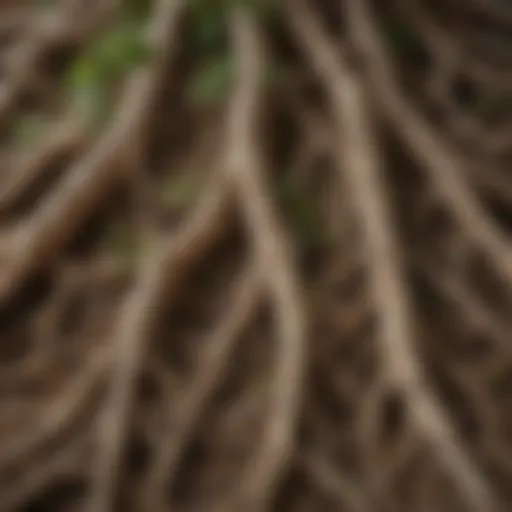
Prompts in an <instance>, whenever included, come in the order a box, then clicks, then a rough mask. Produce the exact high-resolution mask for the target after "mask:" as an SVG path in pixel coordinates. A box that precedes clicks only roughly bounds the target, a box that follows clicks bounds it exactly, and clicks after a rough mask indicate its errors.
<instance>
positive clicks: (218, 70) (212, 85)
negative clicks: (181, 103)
mask: <svg viewBox="0 0 512 512" xmlns="http://www.w3.org/2000/svg"><path fill="white" fill-rule="evenodd" d="M232 79H233V64H232V61H231V59H230V58H229V57H225V56H222V57H217V58H214V59H211V60H210V61H209V62H207V63H206V64H205V65H204V66H203V67H202V68H201V69H200V70H199V71H198V73H197V74H196V75H195V76H194V77H193V79H192V82H191V84H190V85H189V89H188V95H189V98H190V99H191V101H192V103H194V104H196V105H198V104H199V105H205V104H211V103H215V102H217V101H220V100H223V99H224V98H225V97H226V96H227V95H228V94H229V92H230V88H231V84H232Z"/></svg>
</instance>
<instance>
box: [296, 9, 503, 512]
mask: <svg viewBox="0 0 512 512" xmlns="http://www.w3.org/2000/svg"><path fill="white" fill-rule="evenodd" d="M356 4H357V5H358V6H360V5H361V4H360V3H359V2H356V3H351V4H350V5H352V6H355V5H356ZM288 5H289V9H288V13H289V18H290V22H291V24H292V28H293V29H294V32H295V34H296V35H297V38H298V39H299V41H301V43H302V46H303V48H304V51H305V52H306V55H307V57H308V58H309V60H310V61H311V63H312V66H314V69H315V71H316V72H317V74H318V76H319V78H320V79H321V81H322V83H323V85H324V88H325V90H326V92H327V93H328V95H329V97H330V100H331V103H332V109H333V113H334V116H335V122H336V126H337V131H338V135H339V136H340V137H343V139H342V140H343V143H342V144H341V145H340V147H339V151H338V153H337V160H338V165H339V168H340V171H342V172H343V173H344V174H345V178H346V181H347V185H348V187H349V189H350V192H351V195H352V197H353V198H354V203H355V206H356V207H357V208H358V210H359V219H360V223H361V226H362V228H363V230H364V234H365V240H366V245H367V255H366V257H367V262H368V264H369V268H370V271H371V284H372V288H373V297H374V300H375V302H376V306H377V308H378V315H379V317H378V318H379V333H378V341H379V342H380V344H381V356H382V361H383V371H384V376H385V379H386V380H387V381H388V382H389V383H390V385H391V386H392V387H394V388H397V389H398V390H400V392H401V393H402V394H403V396H404V398H405V401H406V404H407V406H408V408H409V410H410V412H411V415H412V418H413V420H414V421H415V423H416V424H417V427H418V428H419V429H420V431H421V432H422V434H423V436H424V437H425V439H426V440H427V441H428V442H429V444H430V445H431V447H432V448H433V449H434V451H435V454H436V455H437V457H438V459H439V460H440V462H442V463H443V465H444V466H445V467H446V469H447V470H448V471H450V473H451V476H452V478H453V480H454V482H455V483H456V484H457V485H458V487H459V491H460V493H461V496H462V497H464V498H465V500H466V503H467V505H468V506H469V507H470V508H471V510H474V511H479V512H484V511H491V510H496V506H497V505H496V504H495V499H494V496H493V493H492V491H491V490H490V488H489V485H488V483H487V482H486V480H485V479H484V477H483V475H482V474H481V472H480V471H479V470H478V468H477V467H476V466H475V464H474V463H473V461H472V460H471V459H470V457H469V456H468V455H467V453H466V452H465V451H464V450H462V449H461V447H460V442H459V440H458V438H457V436H456V435H455V432H454V430H453V428H452V426H451V425H450V421H449V419H448V417H447V414H446V413H445V411H444V410H443V409H442V407H441V405H440V404H439V403H438V401H437V400H436V398H435V396H434V395H433V393H432V391H431V390H430V387H429V385H428V383H427V381H426V378H425V376H424V372H423V369H422V367H421V364H420V360H419V357H418V355H417V354H416V352H415V350H414V346H413V343H412V340H413V339H414V329H413V327H412V325H411V318H412V314H411V311H410V308H409V302H410V299H409V296H408V291H407V287H406V286H405V282H404V277H403V273H402V270H401V265H400V263H399V262H400V255H399V251H398V241H397V237H396V235H395V233H394V230H393V228H392V225H393V222H392V216H391V212H390V208H389V206H388V204H387V203H386V201H385V199H384V194H383V191H384V190H385V189H386V187H385V184H384V182H383V180H382V171H383V169H382V166H381V165H380V163H379V152H378V146H377V141H376V140H375V136H374V135H373V133H372V129H371V125H370V120H369V114H368V109H367V105H366V100H365V96H364V92H363V91H364V88H363V86H362V84H361V83H360V82H359V80H358V79H357V77H356V76H355V75H354V73H353V72H352V70H351V69H350V67H349V66H348V65H347V64H345V62H344V60H343V58H340V57H339V56H338V55H337V53H336V51H335V50H334V49H333V48H332V46H331V44H330V43H329V41H328V40H327V38H326V37H325V35H324V34H323V32H322V30H321V29H320V26H319V24H318V22H316V21H315V20H314V18H313V16H312V13H311V12H308V8H307V6H306V2H305V1H304V0H301V1H300V2H293V4H292V3H291V2H289V3H288ZM354 10H358V9H354ZM357 19H359V17H358V18H357ZM353 21H354V20H353ZM353 30H354V31H360V30H361V27H359V25H357V26H356V27H353ZM381 94H382V92H381ZM440 170H441V169H440ZM443 170H446V169H443Z"/></svg>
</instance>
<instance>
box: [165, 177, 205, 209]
mask: <svg viewBox="0 0 512 512" xmlns="http://www.w3.org/2000/svg"><path fill="white" fill-rule="evenodd" d="M200 192H201V183H200V181H199V179H198V177H197V176H194V175H193V174H192V173H190V172H187V173H184V174H179V175H175V174H173V175H172V176H170V178H169V179H168V180H167V181H166V183H165V184H164V187H163V192H162V201H163V204H164V206H166V207H168V208H172V209H182V208H186V207H187V206H190V205H191V204H192V203H193V202H194V201H195V200H196V199H197V197H198V196H199V194H200Z"/></svg>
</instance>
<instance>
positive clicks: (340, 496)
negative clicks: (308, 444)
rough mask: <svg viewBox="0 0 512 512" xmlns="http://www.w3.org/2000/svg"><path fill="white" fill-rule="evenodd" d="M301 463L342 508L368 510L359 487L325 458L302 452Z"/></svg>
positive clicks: (364, 511) (366, 511)
mask: <svg viewBox="0 0 512 512" xmlns="http://www.w3.org/2000/svg"><path fill="white" fill-rule="evenodd" d="M300 463H301V465H302V466H303V467H304V469H305V470H306V472H307V474H308V475H309V476H310V477H311V479H312V480H314V481H315V483H316V484H317V485H318V486H319V487H321V488H322V489H323V490H325V491H326V492H327V493H328V494H329V495H330V496H332V497H333V498H334V500H335V501H336V502H337V503H339V504H340V505H341V506H342V507H343V509H345V508H347V510H353V511H354V512H370V510H371V509H370V508H369V504H368V503H367V500H366V499H365V497H364V494H363V491H362V489H360V488H359V487H358V486H357V485H356V484H355V483H354V482H352V481H351V479H350V478H349V477H348V476H346V475H342V474H340V473H339V472H338V471H337V469H336V468H335V467H333V466H332V465H331V464H330V463H329V462H328V461H327V460H325V459H323V458H322V457H320V456H318V455H315V454H309V453H307V454H304V455H303V456H302V457H301V459H300Z"/></svg>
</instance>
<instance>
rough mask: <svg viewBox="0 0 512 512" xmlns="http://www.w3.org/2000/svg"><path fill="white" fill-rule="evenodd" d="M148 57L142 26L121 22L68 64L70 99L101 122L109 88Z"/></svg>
mask: <svg viewBox="0 0 512 512" xmlns="http://www.w3.org/2000/svg"><path fill="white" fill-rule="evenodd" d="M149 56H150V51H149V47H148V45H147V43H146V40H145V38H144V33H143V31H142V26H141V25H140V24H138V23H135V22H130V21H121V22H120V23H118V24H117V25H115V26H114V27H113V28H112V29H111V30H109V31H107V32H106V33H105V34H104V35H103V37H100V38H99V39H98V40H97V41H95V42H94V43H93V44H92V45H91V46H90V47H89V48H88V49H87V51H86V52H85V53H84V54H83V55H81V56H80V57H78V58H77V59H76V60H75V61H74V62H73V63H72V64H71V66H70V68H69V70H68V73H67V76H66V79H65V82H66V86H67V89H68V92H69V95H70V97H71V100H72V102H73V103H74V104H75V106H76V108H77V109H79V111H81V112H82V114H83V115H84V116H86V117H87V118H88V119H90V120H91V121H92V122H95V123H96V122H101V121H104V120H105V117H106V115H108V112H109V105H110V102H109V92H110V90H111V87H112V86H113V85H114V84H116V83H117V82H118V81H119V80H120V79H121V78H122V77H123V76H125V75H126V74H127V73H128V72H130V71H131V70H133V69H134V68H136V67H138V66H140V65H142V64H144V63H145V62H146V61H147V60H148V58H149Z"/></svg>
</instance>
